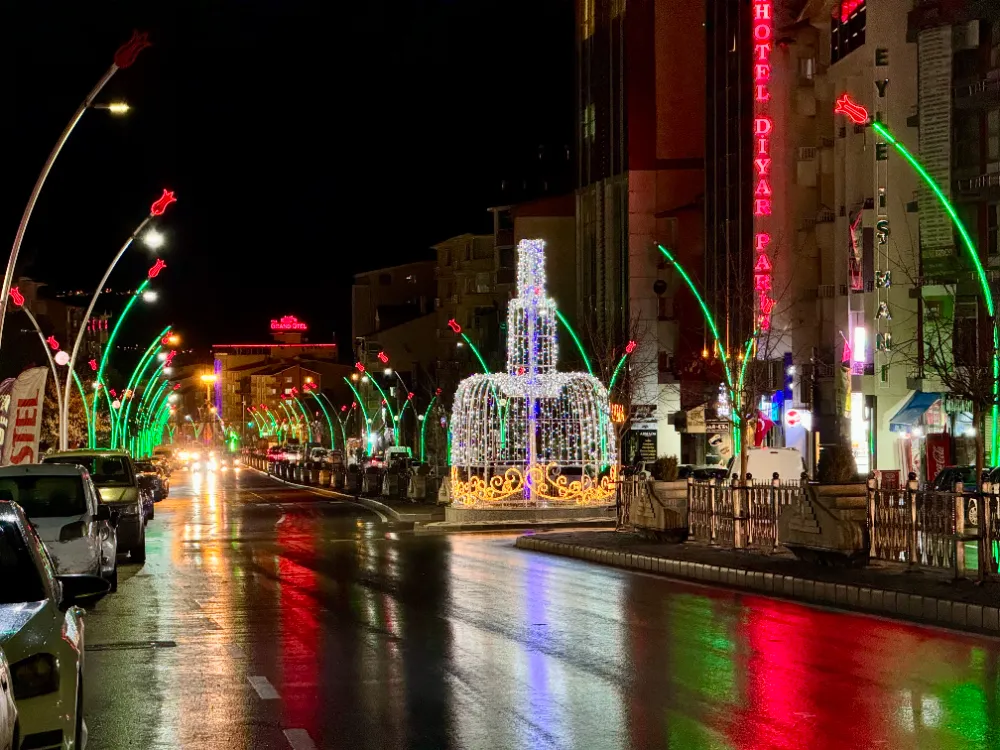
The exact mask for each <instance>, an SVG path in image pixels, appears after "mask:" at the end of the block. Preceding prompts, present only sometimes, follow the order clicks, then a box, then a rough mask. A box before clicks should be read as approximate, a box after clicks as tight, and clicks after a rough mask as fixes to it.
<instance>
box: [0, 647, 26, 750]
mask: <svg viewBox="0 0 1000 750" xmlns="http://www.w3.org/2000/svg"><path fill="white" fill-rule="evenodd" d="M20 734H21V731H20V727H19V726H18V724H17V704H16V703H14V680H13V678H12V677H11V674H10V664H9V663H8V662H7V657H6V656H5V655H4V652H3V649H0V750H18V748H19V747H21V737H20Z"/></svg>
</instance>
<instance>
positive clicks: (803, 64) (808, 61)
mask: <svg viewBox="0 0 1000 750" xmlns="http://www.w3.org/2000/svg"><path fill="white" fill-rule="evenodd" d="M815 75H816V58H815V57H800V58H799V78H804V79H806V80H807V81H811V80H812V79H813V77H814V76H815Z"/></svg>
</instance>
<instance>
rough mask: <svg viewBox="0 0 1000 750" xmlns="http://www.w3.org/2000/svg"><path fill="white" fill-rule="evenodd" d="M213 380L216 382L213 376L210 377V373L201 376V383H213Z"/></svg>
mask: <svg viewBox="0 0 1000 750" xmlns="http://www.w3.org/2000/svg"><path fill="white" fill-rule="evenodd" d="M215 380H216V377H215V375H212V374H210V373H205V374H204V375H202V376H201V382H202V383H214V382H215Z"/></svg>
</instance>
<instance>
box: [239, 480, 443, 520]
mask: <svg viewBox="0 0 1000 750" xmlns="http://www.w3.org/2000/svg"><path fill="white" fill-rule="evenodd" d="M246 468H249V469H251V470H253V471H256V472H257V473H258V474H263V475H264V476H265V477H269V478H271V479H273V480H274V481H276V482H281V483H282V484H287V485H289V486H290V487H300V488H302V489H304V490H311V491H312V492H320V493H323V494H325V495H329V496H330V497H336V498H339V499H343V500H346V501H347V502H350V503H354V504H355V505H360V506H361V507H363V508H367V509H368V510H372V511H375V512H376V513H383V514H385V515H387V516H389V517H390V518H392V520H394V521H399V522H401V523H423V522H430V523H433V522H435V518H434V516H433V515H431V514H428V513H400V512H399V511H397V510H396V509H395V508H392V507H390V506H388V505H385V504H384V503H380V502H379V501H378V500H372V499H371V498H370V497H360V496H355V495H348V494H347V493H346V492H338V491H337V490H331V489H330V488H329V487H317V486H315V485H312V484H299V483H298V482H290V481H288V480H287V479H282V478H281V477H279V476H276V475H274V474H269V473H268V472H266V471H264V470H263V469H258V468H257V467H256V466H249V467H246Z"/></svg>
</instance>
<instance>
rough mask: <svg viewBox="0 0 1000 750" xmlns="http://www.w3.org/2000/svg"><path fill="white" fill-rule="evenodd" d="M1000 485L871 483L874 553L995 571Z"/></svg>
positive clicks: (965, 572)
mask: <svg viewBox="0 0 1000 750" xmlns="http://www.w3.org/2000/svg"><path fill="white" fill-rule="evenodd" d="M998 512H1000V485H990V484H986V485H985V486H984V487H983V489H982V490H975V489H974V490H971V491H967V490H964V489H963V488H961V487H956V489H955V491H954V492H933V491H927V490H921V489H918V487H917V483H916V482H914V481H911V482H909V483H908V485H907V486H906V487H904V488H899V489H897V488H885V487H882V488H880V487H878V486H877V485H876V483H875V480H869V483H868V524H869V529H870V532H871V543H872V549H871V557H872V558H874V559H878V560H891V561H893V562H900V563H905V564H907V565H909V566H912V567H914V568H938V569H945V570H950V571H952V572H953V574H954V575H955V577H978V578H984V577H987V576H995V575H997V573H998V564H1000V528H998V526H1000V523H998Z"/></svg>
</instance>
